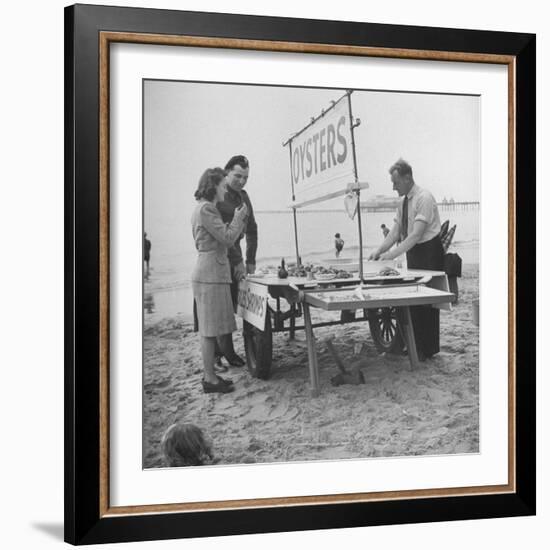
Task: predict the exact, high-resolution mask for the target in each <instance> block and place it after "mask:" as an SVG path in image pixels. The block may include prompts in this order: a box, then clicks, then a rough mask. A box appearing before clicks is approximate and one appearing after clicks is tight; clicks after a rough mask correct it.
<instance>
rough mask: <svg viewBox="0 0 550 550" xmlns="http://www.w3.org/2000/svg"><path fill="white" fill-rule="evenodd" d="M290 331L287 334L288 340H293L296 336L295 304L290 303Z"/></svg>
mask: <svg viewBox="0 0 550 550" xmlns="http://www.w3.org/2000/svg"><path fill="white" fill-rule="evenodd" d="M290 313H291V315H290V332H289V334H288V338H289V340H294V338H295V336H296V304H291V305H290Z"/></svg>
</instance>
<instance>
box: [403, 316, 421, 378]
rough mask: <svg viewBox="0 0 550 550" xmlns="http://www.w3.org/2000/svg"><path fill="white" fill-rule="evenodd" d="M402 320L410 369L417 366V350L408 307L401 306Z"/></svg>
mask: <svg viewBox="0 0 550 550" xmlns="http://www.w3.org/2000/svg"><path fill="white" fill-rule="evenodd" d="M403 320H404V324H405V340H406V342H407V350H408V352H409V363H410V370H412V369H415V368H417V367H418V352H417V351H416V341H415V339H414V328H413V324H412V319H411V310H410V308H409V307H408V306H407V307H404V308H403Z"/></svg>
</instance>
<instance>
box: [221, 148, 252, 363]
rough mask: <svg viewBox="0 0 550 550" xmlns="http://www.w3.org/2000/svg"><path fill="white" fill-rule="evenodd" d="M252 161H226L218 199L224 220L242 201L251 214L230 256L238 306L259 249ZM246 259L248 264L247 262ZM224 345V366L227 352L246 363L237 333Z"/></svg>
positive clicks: (241, 158) (233, 359)
mask: <svg viewBox="0 0 550 550" xmlns="http://www.w3.org/2000/svg"><path fill="white" fill-rule="evenodd" d="M249 169H250V166H249V162H248V159H247V158H246V157H245V156H244V155H235V156H233V157H231V158H230V159H229V160H228V161H227V164H226V165H225V171H226V173H227V188H226V192H225V195H224V198H223V200H222V201H220V202H218V204H217V208H218V210H219V211H220V214H221V216H222V220H223V221H224V222H225V223H231V221H232V220H233V215H234V213H235V209H236V208H238V207H239V206H241V205H242V204H245V205H246V208H247V212H248V214H247V215H246V217H245V218H244V229H243V231H242V232H241V234H240V235H239V236H238V237H237V240H236V241H235V244H234V245H233V246H231V247H229V250H228V257H229V263H230V265H231V298H232V299H233V307H234V309H235V311H236V310H237V298H238V296H239V282H240V281H241V280H242V279H244V278H245V276H246V274H247V273H248V274H253V273H254V272H255V271H256V250H257V249H258V225H257V224H256V219H255V218H254V210H253V209H252V203H251V202H250V197H249V196H248V193H247V192H246V191H245V190H244V187H245V185H246V184H247V182H248V173H249ZM244 236H246V257H245V258H243V252H242V250H241V239H242V238H243V237H244ZM245 261H246V265H245ZM220 344H221V345H220V346H217V348H216V364H217V365H219V366H220V367H221V358H222V357H223V356H225V358H226V359H227V361H228V362H229V364H230V365H231V366H232V367H242V366H244V364H245V362H244V360H243V359H242V358H241V357H239V356H238V355H237V354H236V353H235V348H234V347H233V336H232V335H231V334H227V335H226V336H224V337H223V338H222V339H220Z"/></svg>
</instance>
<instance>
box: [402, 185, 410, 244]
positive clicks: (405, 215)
mask: <svg viewBox="0 0 550 550" xmlns="http://www.w3.org/2000/svg"><path fill="white" fill-rule="evenodd" d="M408 224H409V197H407V195H405V199H404V200H403V214H402V216H401V233H402V234H403V240H405V239H406V238H407V235H408V233H409V232H408Z"/></svg>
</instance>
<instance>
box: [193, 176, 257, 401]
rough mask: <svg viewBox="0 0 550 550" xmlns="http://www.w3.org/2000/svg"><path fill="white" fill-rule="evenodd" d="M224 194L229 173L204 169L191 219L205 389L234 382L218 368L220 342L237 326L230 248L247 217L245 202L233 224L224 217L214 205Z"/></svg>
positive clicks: (229, 387)
mask: <svg viewBox="0 0 550 550" xmlns="http://www.w3.org/2000/svg"><path fill="white" fill-rule="evenodd" d="M224 196H225V171H224V170H222V169H221V168H210V169H208V170H206V171H205V172H204V174H203V175H202V176H201V178H200V180H199V185H198V188H197V190H196V191H195V199H196V200H197V201H198V204H197V206H196V208H195V210H194V212H193V215H192V217H191V225H192V229H193V238H194V239H195V246H196V248H197V251H198V258H197V263H196V264H195V267H194V269H193V272H192V274H191V284H192V287H193V297H194V312H195V314H196V321H197V325H198V327H197V328H198V331H199V333H200V335H201V352H202V361H203V369H204V378H203V380H202V387H203V390H204V393H228V392H231V391H233V390H234V388H233V383H232V382H231V381H230V380H225V379H224V378H222V377H221V376H218V375H217V374H216V372H215V370H214V361H215V359H214V353H215V349H216V341H217V340H218V344H219V345H220V346H221V349H222V350H223V349H224V348H223V342H224V341H226V339H227V338H226V335H227V334H231V333H232V332H233V331H235V330H237V323H236V322H235V313H234V310H233V301H232V299H231V289H230V285H231V269H230V264H229V258H228V256H227V249H228V248H229V247H231V246H233V244H234V243H235V241H236V240H237V239H238V238H239V235H241V233H242V231H243V229H244V227H245V220H246V217H247V215H248V208H247V207H246V204H244V203H243V204H241V205H240V206H239V207H238V208H236V209H235V213H234V216H233V219H232V221H231V223H229V224H226V223H224V221H223V220H222V217H221V214H220V212H219V210H218V209H217V208H216V204H217V203H218V202H219V201H223V200H224Z"/></svg>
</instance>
